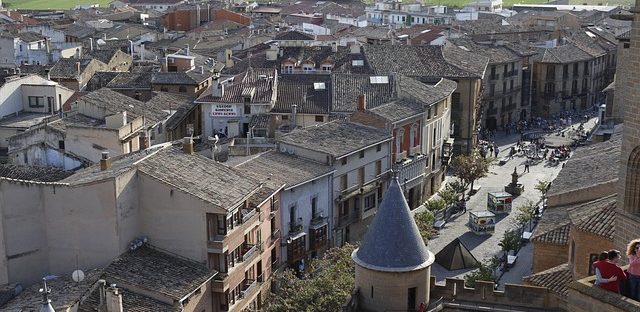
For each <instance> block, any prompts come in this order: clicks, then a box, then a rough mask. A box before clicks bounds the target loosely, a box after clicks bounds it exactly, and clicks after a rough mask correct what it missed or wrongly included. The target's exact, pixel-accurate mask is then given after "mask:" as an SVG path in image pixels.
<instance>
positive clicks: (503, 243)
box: [498, 230, 520, 254]
mask: <svg viewBox="0 0 640 312" xmlns="http://www.w3.org/2000/svg"><path fill="white" fill-rule="evenodd" d="M498 246H500V248H502V251H504V252H505V253H506V254H509V251H511V250H514V251H516V250H518V249H519V248H520V233H518V232H516V231H513V230H508V231H506V232H504V237H502V240H500V243H498Z"/></svg>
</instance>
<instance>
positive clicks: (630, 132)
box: [615, 0, 640, 250]
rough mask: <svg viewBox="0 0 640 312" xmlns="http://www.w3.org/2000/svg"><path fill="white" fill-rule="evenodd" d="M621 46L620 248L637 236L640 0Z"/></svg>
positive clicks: (639, 233)
mask: <svg viewBox="0 0 640 312" xmlns="http://www.w3.org/2000/svg"><path fill="white" fill-rule="evenodd" d="M622 48H623V49H626V51H624V53H625V59H624V62H625V63H626V64H623V65H624V66H621V68H622V71H621V72H619V73H616V75H617V77H616V89H617V88H621V90H620V91H621V92H620V93H619V94H620V95H621V98H620V99H619V100H616V101H619V103H620V105H623V107H624V131H623V137H622V153H621V154H622V155H621V157H622V159H621V161H620V166H621V167H620V180H619V186H618V204H617V211H616V213H617V217H616V229H615V233H616V237H615V244H616V247H617V248H618V249H620V250H624V248H625V246H626V244H627V243H628V242H629V241H630V240H632V239H635V238H640V75H638V73H639V72H640V0H636V6H635V8H634V9H633V24H632V27H631V41H630V44H629V45H628V46H624V47H622ZM616 95H617V94H616Z"/></svg>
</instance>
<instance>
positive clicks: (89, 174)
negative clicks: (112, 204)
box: [60, 149, 155, 185]
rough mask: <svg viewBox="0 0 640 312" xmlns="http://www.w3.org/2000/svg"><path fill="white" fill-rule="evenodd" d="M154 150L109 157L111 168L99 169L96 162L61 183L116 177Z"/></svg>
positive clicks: (83, 182)
mask: <svg viewBox="0 0 640 312" xmlns="http://www.w3.org/2000/svg"><path fill="white" fill-rule="evenodd" d="M154 151H155V150H153V149H146V150H144V151H138V152H134V153H129V154H125V155H121V156H116V157H111V168H110V169H107V170H104V171H103V170H100V165H99V164H96V165H93V166H91V167H87V168H84V169H80V170H78V171H76V173H75V174H73V175H71V176H69V177H67V178H66V179H64V180H62V181H60V182H63V183H69V184H70V185H82V184H86V183H94V182H99V181H103V180H106V179H110V178H114V177H117V176H119V175H121V174H123V173H125V172H127V171H130V170H134V169H135V166H134V164H135V163H136V162H137V161H139V160H141V159H143V158H144V157H147V156H149V154H151V153H152V152H154Z"/></svg>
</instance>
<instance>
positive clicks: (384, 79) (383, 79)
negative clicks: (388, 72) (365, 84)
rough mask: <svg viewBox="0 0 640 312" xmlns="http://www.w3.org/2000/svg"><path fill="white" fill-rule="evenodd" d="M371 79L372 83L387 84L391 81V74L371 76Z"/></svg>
mask: <svg viewBox="0 0 640 312" xmlns="http://www.w3.org/2000/svg"><path fill="white" fill-rule="evenodd" d="M369 81H370V82H371V83H372V84H385V83H389V76H371V77H369Z"/></svg>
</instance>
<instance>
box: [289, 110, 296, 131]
mask: <svg viewBox="0 0 640 312" xmlns="http://www.w3.org/2000/svg"><path fill="white" fill-rule="evenodd" d="M297 116H298V105H296V104H293V105H291V126H290V128H291V130H293V129H295V128H296V117H297Z"/></svg>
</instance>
